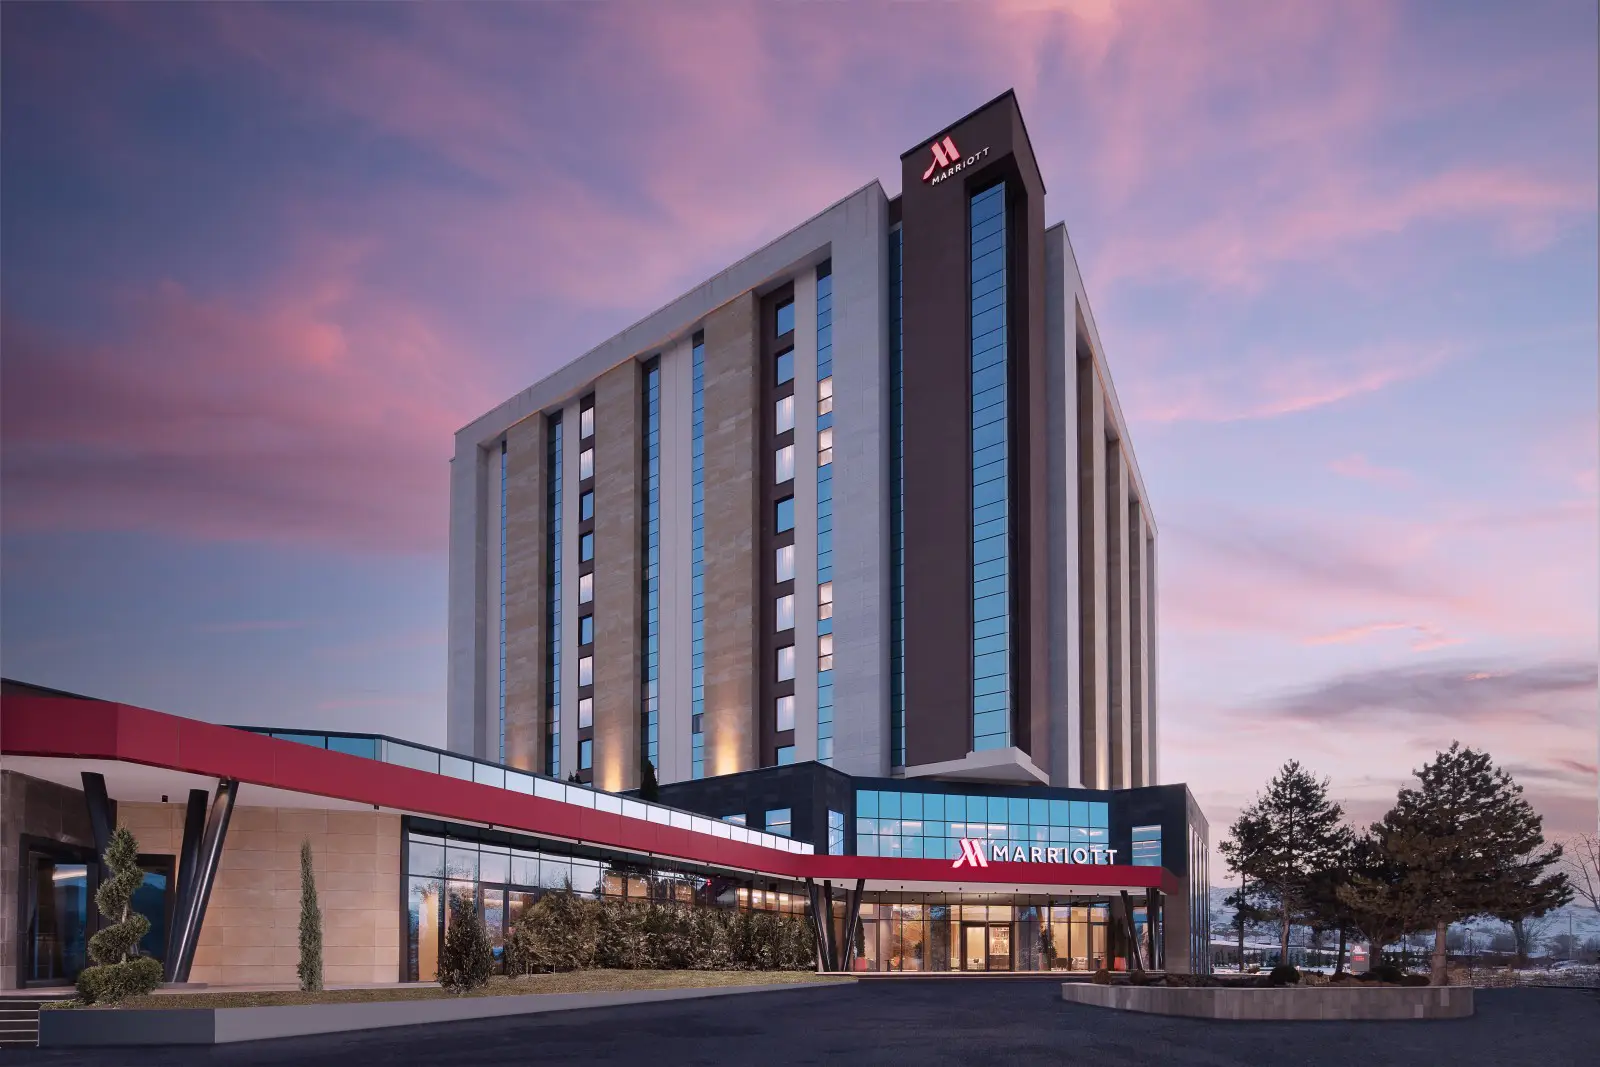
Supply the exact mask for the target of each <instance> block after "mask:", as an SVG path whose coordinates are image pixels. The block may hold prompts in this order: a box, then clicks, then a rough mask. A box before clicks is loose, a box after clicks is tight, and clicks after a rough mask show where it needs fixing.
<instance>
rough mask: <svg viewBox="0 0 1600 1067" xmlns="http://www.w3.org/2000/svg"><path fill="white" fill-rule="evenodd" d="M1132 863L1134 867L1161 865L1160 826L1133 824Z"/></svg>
mask: <svg viewBox="0 0 1600 1067" xmlns="http://www.w3.org/2000/svg"><path fill="white" fill-rule="evenodd" d="M1133 865H1134V866H1135V867H1159V866H1161V827H1159V826H1135V827H1134V828H1133Z"/></svg>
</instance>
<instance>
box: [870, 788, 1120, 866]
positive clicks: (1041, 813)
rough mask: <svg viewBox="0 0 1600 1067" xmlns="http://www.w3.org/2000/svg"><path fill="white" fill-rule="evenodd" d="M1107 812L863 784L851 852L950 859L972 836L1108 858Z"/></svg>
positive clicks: (1062, 803) (1079, 858)
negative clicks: (882, 787) (874, 788)
mask: <svg viewBox="0 0 1600 1067" xmlns="http://www.w3.org/2000/svg"><path fill="white" fill-rule="evenodd" d="M1109 814H1110V813H1109V810H1108V808H1107V805H1105V804H1104V803H1101V802H1097V801H1081V800H1071V801H1068V800H1050V799H1045V798H1035V797H1015V796H986V795H977V796H968V795H966V794H962V793H919V792H901V791H898V790H867V789H863V790H858V791H857V792H856V854H857V855H860V856H913V857H916V856H920V857H924V858H927V859H951V860H953V859H955V858H956V857H957V856H959V855H961V839H962V838H970V839H972V840H975V841H982V842H984V843H985V844H994V845H1007V846H1012V847H1014V846H1017V845H1022V846H1026V847H1029V848H1031V847H1032V846H1034V845H1037V846H1039V847H1040V848H1045V849H1049V848H1059V849H1064V850H1065V852H1064V853H1063V862H1072V863H1095V862H1097V861H1098V862H1100V863H1105V862H1107V861H1108V859H1109V858H1110V853H1109V852H1108V849H1109V847H1110V829H1109V818H1108V816H1109ZM1078 850H1081V853H1080V854H1078V855H1076V856H1075V855H1074V852H1076V851H1078ZM1097 853H1098V855H1097ZM1117 858H1118V859H1119V860H1121V861H1125V860H1126V857H1124V856H1120V855H1119V856H1118V857H1117Z"/></svg>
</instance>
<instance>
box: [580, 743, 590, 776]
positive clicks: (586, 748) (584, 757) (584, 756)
mask: <svg viewBox="0 0 1600 1067" xmlns="http://www.w3.org/2000/svg"><path fill="white" fill-rule="evenodd" d="M578 770H580V771H591V770H594V742H593V741H579V742H578Z"/></svg>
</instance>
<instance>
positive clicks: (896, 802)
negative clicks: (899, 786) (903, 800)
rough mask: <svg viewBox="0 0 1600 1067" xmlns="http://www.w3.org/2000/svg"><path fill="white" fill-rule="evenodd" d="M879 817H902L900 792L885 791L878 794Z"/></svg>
mask: <svg viewBox="0 0 1600 1067" xmlns="http://www.w3.org/2000/svg"><path fill="white" fill-rule="evenodd" d="M878 817H879V818H882V819H898V818H899V817H900V794H899V793H896V792H893V791H885V792H882V793H879V794H878Z"/></svg>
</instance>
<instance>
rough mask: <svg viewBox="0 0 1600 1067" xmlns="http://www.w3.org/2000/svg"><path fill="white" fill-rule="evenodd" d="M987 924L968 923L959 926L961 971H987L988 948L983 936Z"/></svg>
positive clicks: (986, 929) (986, 930)
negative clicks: (968, 924) (967, 924)
mask: <svg viewBox="0 0 1600 1067" xmlns="http://www.w3.org/2000/svg"><path fill="white" fill-rule="evenodd" d="M988 929H989V928H988V927H987V926H979V925H970V926H963V927H962V928H961V969H962V970H963V971H987V970H988V969H989V948H988V943H987V939H986V938H985V937H984V935H985V933H987V932H988Z"/></svg>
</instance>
